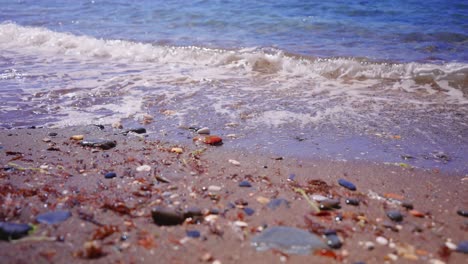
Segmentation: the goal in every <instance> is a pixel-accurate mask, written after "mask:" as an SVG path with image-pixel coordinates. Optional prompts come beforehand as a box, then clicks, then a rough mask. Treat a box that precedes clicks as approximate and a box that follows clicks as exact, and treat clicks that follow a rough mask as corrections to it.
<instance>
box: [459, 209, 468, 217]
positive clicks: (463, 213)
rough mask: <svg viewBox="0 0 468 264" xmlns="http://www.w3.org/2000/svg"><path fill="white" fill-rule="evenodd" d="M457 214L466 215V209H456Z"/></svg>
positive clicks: (467, 212) (467, 213) (467, 215)
mask: <svg viewBox="0 0 468 264" xmlns="http://www.w3.org/2000/svg"><path fill="white" fill-rule="evenodd" d="M457 214H458V215H461V216H464V217H468V210H458V211H457Z"/></svg>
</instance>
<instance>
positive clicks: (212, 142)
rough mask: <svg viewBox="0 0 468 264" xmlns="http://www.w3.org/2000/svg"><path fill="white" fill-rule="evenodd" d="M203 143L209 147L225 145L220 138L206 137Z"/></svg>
mask: <svg viewBox="0 0 468 264" xmlns="http://www.w3.org/2000/svg"><path fill="white" fill-rule="evenodd" d="M202 141H203V142H204V143H205V144H209V145H221V144H222V143H223V139H222V138H220V137H218V136H206V137H204V138H203V140H202Z"/></svg>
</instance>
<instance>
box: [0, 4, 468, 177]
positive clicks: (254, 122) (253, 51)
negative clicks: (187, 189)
mask: <svg viewBox="0 0 468 264" xmlns="http://www.w3.org/2000/svg"><path fill="white" fill-rule="evenodd" d="M0 103H1V106H0V127H2V128H17V127H28V126H46V127H54V126H55V127H60V126H68V125H87V124H111V123H113V122H116V121H121V122H122V123H124V124H125V125H126V126H129V125H137V124H139V123H141V121H142V120H143V119H144V117H145V115H150V116H152V117H153V119H154V120H153V122H151V123H149V124H145V126H147V127H148V128H149V129H150V130H151V131H155V133H156V134H158V135H164V136H167V137H168V138H169V139H174V138H175V139H178V140H187V139H188V137H189V136H188V135H187V133H186V132H183V131H185V130H183V128H186V127H189V126H208V127H210V128H211V130H212V132H213V133H216V134H220V135H222V136H224V137H226V138H228V136H230V137H235V138H236V139H232V141H230V142H229V143H230V144H229V145H235V146H238V147H240V148H251V149H256V150H271V151H273V152H275V153H279V154H286V155H304V156H314V155H317V156H319V157H330V158H334V159H336V158H339V159H346V160H349V159H366V160H379V161H389V162H400V161H402V160H403V162H408V163H411V164H413V165H415V166H423V167H424V166H426V167H431V166H436V167H441V168H446V167H450V168H455V170H457V171H462V172H463V173H468V165H467V164H468V161H467V160H468V4H467V3H466V1H455V0H454V1H442V0H440V1H432V0H428V1H403V0H401V1H400V0H395V1H296V0H287V1H286V0H276V1H221V0H219V1H150V0H141V1H130V0H127V1H123V0H115V1H100V0H94V1H78V0H77V1H57V0H54V1H53V0H42V1H30V0H25V1H21V0H17V1H13V0H9V1H5V0H0ZM232 134H235V135H232ZM225 145H228V144H225Z"/></svg>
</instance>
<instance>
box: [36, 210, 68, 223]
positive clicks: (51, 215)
mask: <svg viewBox="0 0 468 264" xmlns="http://www.w3.org/2000/svg"><path fill="white" fill-rule="evenodd" d="M71 215H72V214H71V212H70V211H53V212H47V213H43V214H40V215H38V216H37V217H36V221H37V222H39V223H42V224H49V225H55V224H59V223H61V222H63V221H65V220H67V219H68V218H70V217H71Z"/></svg>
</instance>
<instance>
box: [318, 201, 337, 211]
mask: <svg viewBox="0 0 468 264" xmlns="http://www.w3.org/2000/svg"><path fill="white" fill-rule="evenodd" d="M319 208H320V209H324V210H330V209H339V208H340V201H339V200H337V199H326V200H322V201H320V203H319Z"/></svg>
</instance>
